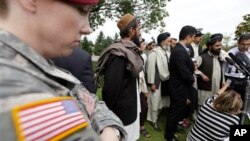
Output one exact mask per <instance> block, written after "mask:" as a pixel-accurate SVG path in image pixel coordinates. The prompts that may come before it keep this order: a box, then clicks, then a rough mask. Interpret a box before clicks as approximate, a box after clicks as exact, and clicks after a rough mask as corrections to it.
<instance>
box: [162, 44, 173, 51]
mask: <svg viewBox="0 0 250 141" xmlns="http://www.w3.org/2000/svg"><path fill="white" fill-rule="evenodd" d="M162 48H163V49H164V50H166V51H170V49H171V47H170V45H164V46H162Z"/></svg>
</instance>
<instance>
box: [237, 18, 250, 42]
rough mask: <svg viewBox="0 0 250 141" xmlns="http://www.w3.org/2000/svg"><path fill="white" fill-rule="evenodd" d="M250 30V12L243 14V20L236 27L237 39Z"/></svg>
mask: <svg viewBox="0 0 250 141" xmlns="http://www.w3.org/2000/svg"><path fill="white" fill-rule="evenodd" d="M249 32H250V14H246V15H245V16H243V21H242V22H241V23H240V24H239V25H238V26H237V27H236V31H235V39H238V38H239V36H240V35H241V34H243V33H249Z"/></svg>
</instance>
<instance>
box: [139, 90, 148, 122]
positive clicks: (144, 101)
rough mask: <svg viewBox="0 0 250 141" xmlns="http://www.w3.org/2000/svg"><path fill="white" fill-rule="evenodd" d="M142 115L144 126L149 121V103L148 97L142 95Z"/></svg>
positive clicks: (141, 120)
mask: <svg viewBox="0 0 250 141" xmlns="http://www.w3.org/2000/svg"><path fill="white" fill-rule="evenodd" d="M140 98H141V113H140V126H144V123H145V121H146V119H147V112H148V103H147V97H146V96H145V95H144V94H143V93H141V94H140Z"/></svg>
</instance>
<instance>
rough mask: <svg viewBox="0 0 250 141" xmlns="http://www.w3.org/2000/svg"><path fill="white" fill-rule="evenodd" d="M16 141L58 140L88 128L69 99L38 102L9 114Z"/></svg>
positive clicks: (58, 98)
mask: <svg viewBox="0 0 250 141" xmlns="http://www.w3.org/2000/svg"><path fill="white" fill-rule="evenodd" d="M12 116H13V120H14V123H15V127H16V132H17V136H18V139H19V140H25V141H26V140H27V141H46V140H60V139H63V138H65V137H66V136H68V135H70V134H72V133H74V132H76V131H77V130H80V129H82V128H84V127H86V126H87V125H88V123H87V121H86V119H85V118H84V116H83V113H82V112H81V111H80V109H79V107H78V106H77V104H76V102H75V101H74V100H73V99H72V98H71V97H57V98H52V99H47V100H43V101H38V102H34V103H30V104H26V105H23V106H19V107H16V108H14V109H13V110H12Z"/></svg>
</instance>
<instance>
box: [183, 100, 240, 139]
mask: <svg viewBox="0 0 250 141" xmlns="http://www.w3.org/2000/svg"><path fill="white" fill-rule="evenodd" d="M214 98H215V97H212V98H209V99H207V100H206V102H205V103H204V104H203V105H202V106H201V109H200V111H199V114H198V118H197V120H196V122H195V124H194V126H193V127H192V129H191V130H190V132H189V133H188V136H187V141H223V140H224V139H226V138H227V137H229V132H230V125H238V124H239V120H240V119H239V117H238V116H236V115H230V114H228V113H221V112H218V111H216V110H215V109H214V108H213V107H212V104H213V101H214Z"/></svg>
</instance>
